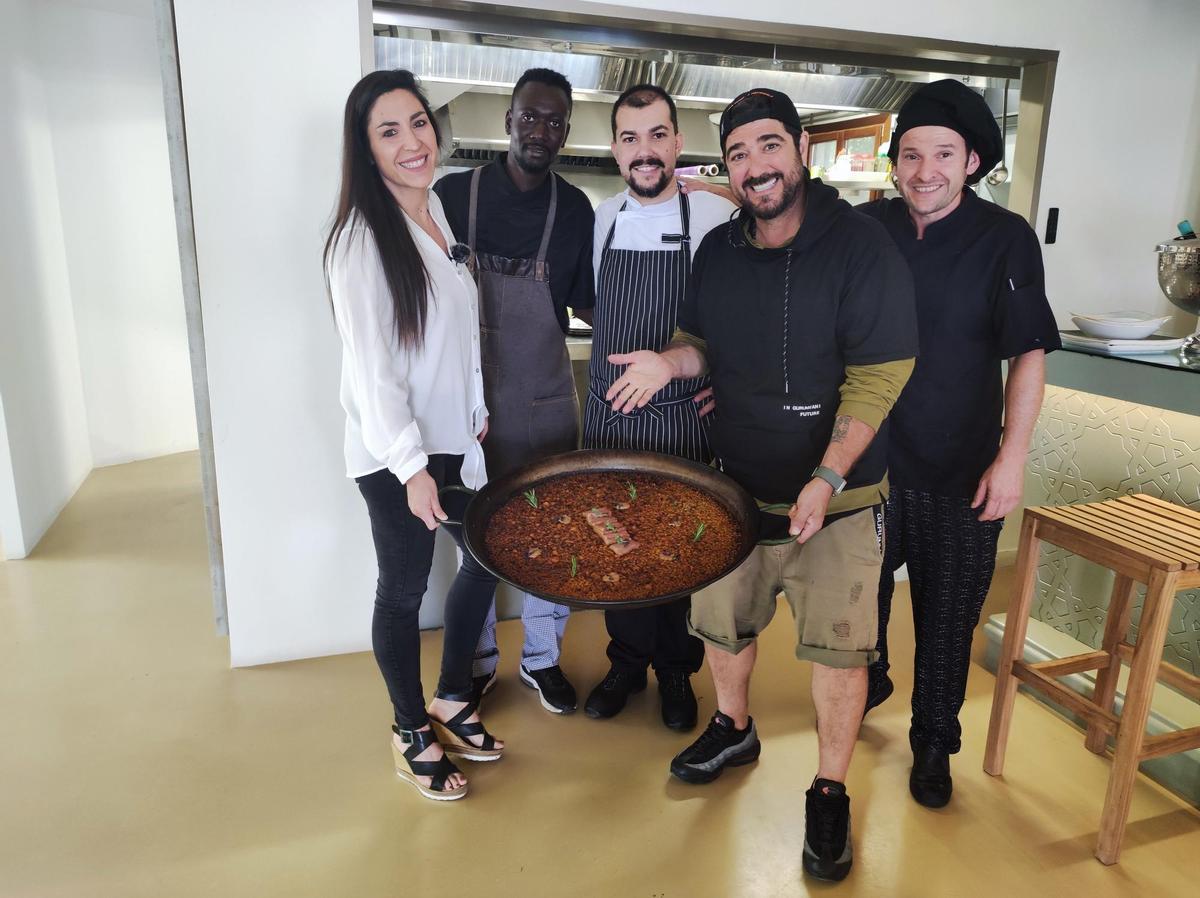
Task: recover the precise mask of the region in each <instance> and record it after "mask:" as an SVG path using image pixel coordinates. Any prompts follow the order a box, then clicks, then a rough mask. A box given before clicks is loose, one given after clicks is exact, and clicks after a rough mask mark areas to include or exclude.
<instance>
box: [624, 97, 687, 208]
mask: <svg viewBox="0 0 1200 898" xmlns="http://www.w3.org/2000/svg"><path fill="white" fill-rule="evenodd" d="M616 132H617V133H616V136H615V137H614V138H613V144H612V153H613V157H614V158H615V159H616V160H617V166H618V167H619V168H620V169H621V177H622V178H624V179H625V183H626V184H628V185H629V189H630V190H632V191H633V193H634V195H636V196H640V197H643V198H645V199H652V198H654V197H656V196H659V195H660V194H661V193H662V192H663V191H664V190H666V189H667V187H668V186H669V185H670V184H671V182H672V181H673V180H674V177H675V162H676V160H677V159H678V158H679V153H680V151H681V150H682V149H683V135H682V134H679V133H678V132H677V131H676V130H675V126H674V125H672V124H671V109H670V107H669V106H667V103H666V101H665V100H662V99H659V100H655V101H654V102H653V103H650V104H649V105H647V106H642V107H641V108H640V109H639V108H634V107H633V106H629V105H625V106H622V107H621V108H620V109H618V110H617V128H616Z"/></svg>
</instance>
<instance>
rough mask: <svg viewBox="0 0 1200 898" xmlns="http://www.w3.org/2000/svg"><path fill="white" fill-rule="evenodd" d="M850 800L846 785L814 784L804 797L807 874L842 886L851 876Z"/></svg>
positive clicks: (805, 862)
mask: <svg viewBox="0 0 1200 898" xmlns="http://www.w3.org/2000/svg"><path fill="white" fill-rule="evenodd" d="M853 861H854V853H853V851H852V850H851V847H850V796H849V795H847V794H846V786H845V784H844V783H835V782H834V781H833V780H823V779H818V780H814V781H813V784H812V788H811V789H809V790H808V791H807V792H806V793H804V872H805V873H807V874H808V875H809V876H812V877H814V878H815V879H823V880H825V881H826V882H840V881H841V880H843V879H845V878H846V874H847V873H849V872H850V865H851V863H853Z"/></svg>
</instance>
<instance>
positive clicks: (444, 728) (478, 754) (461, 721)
mask: <svg viewBox="0 0 1200 898" xmlns="http://www.w3.org/2000/svg"><path fill="white" fill-rule="evenodd" d="M436 697H437V698H440V699H442V700H443V701H447V702H466V705H465V706H464V707H463V709H462V710H461V711H459V712H458V713H457V714H455V715H454V716H453V717H451V718H450V719H449V720H447V721H444V722H443V721H441V720H438V719H437V718H435V717H434V716H433V715H430V716H429V720H430V722H431V723H432V724H433V728H434V729H435V730H438V731H439V738H440V741H441V743H442V751H444V752H445V753H446V754H448V755H455V756H457V757H459V758H462V759H463V760H465V761H498V760H500V757H501V756H502V755H503V754H504V749H503V748H497V747H496V740H495V739H494V738H493V737H492V735H491V734H490V733H489V732H488V731H487V730H486V729H485V728H484V726H483V723H482V721H475V722H474V723H467V722H466V721H467V718H468V717H470V716H471V715H472V714H474V713H475V712H476V711H477V710H478V709H479V702H478V701H477V700H476V698H475V693H474V692H461V693H458V694H455V695H443V694H442V693H440V692H439V693H438V694H437V696H436ZM472 736H482V737H483V743H482V744H481V745H476V744H474V743H473V742H471V737H472Z"/></svg>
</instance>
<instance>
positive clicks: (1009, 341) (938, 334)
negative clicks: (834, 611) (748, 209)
mask: <svg viewBox="0 0 1200 898" xmlns="http://www.w3.org/2000/svg"><path fill="white" fill-rule="evenodd" d="M1002 147H1003V137H1002V136H1001V133H1000V128H999V127H998V126H997V125H996V119H995V117H994V116H993V115H992V112H991V110H990V109H989V108H988V106H987V104H986V103H985V102H984V100H983V98H982V97H981V96H980V95H979V94H977V93H976V92H975V91H973V90H971V89H970V88H968V87H966V86H965V85H964V84H962V83H961V82H959V81H955V80H953V79H947V80H944V81H937V82H934V83H932V84H928V85H926V86H924V87H922V88H921V89H920V90H918V91H917V92H916V93H915V94H913V96H912V97H911V98H910V99H909V100H908V102H907V103H905V104H904V107H903V108H902V109H901V110H900V114H899V118H898V121H897V124H896V131H895V133H894V134H893V136H892V141H891V147H890V156H891V158H892V161H893V162H894V163H895V175H894V180H895V183H896V187H897V188H898V189H899V191H900V197H899V198H893V199H883V200H878V201H876V202H873V203H868V204H865V205H862V206H857V207H855V208H856V210H857V211H859V212H862V213H865V214H867V215H869V216H871V217H873V218H876V219H878V220H879V221H881V222H883V224H884V226H885V227H886V228H887V230H888V233H889V234H890V235H891V237H892V239H893V240H894V241H895V243H896V245H897V247H899V249H900V252H901V253H902V254H903V255H904V257H905V259H906V260H907V261H908V265H909V268H910V269H911V271H912V275H913V281H914V284H915V287H916V298H917V331H918V334H919V338H920V352H919V354H918V357H917V364H916V369H915V370H914V371H913V375H912V377H911V379H910V380H909V382H908V385H907V386H906V387H905V388H904V392H903V393H902V394H901V395H900V399H899V401H898V402H897V403H896V406H895V408H894V409H893V410H892V414H891V419H890V420H891V432H890V441H889V444H888V469H889V470H888V476H889V479H890V481H891V486H892V489H891V493H890V495H889V496H888V500H887V512H886V514H885V516H884V519H885V521H886V522H887V523H886V527H887V540H886V546H887V551H886V557H885V558H884V565H883V573H882V580H881V583H880V587H879V645H878V650H879V654H880V657H879V660H878V661H877V662H875V663H874V664H873V665H871V667H870V686H869V691H868V700H867V708H868V709H870V708H872V707H874V706H875V705H878V704H880V703H881V702H883V701H884V700H885V699H886V698H887V697H888V696H889V695H890V694H891V693H892V688H893V687H892V683H891V680H890V679H889V678H888V673H887V672H888V660H887V658H888V649H887V621H888V615H889V612H890V610H891V600H892V592H893V588H894V580H893V572H894V571H895V570H896V569H898V568H899V567H900V566H901V565H903V564H907V565H908V576H909V584H910V591H911V595H912V605H913V623H914V626H915V632H916V662H915V676H914V682H913V695H912V726H911V729H910V730H909V740H910V742H911V744H912V750H913V767H912V773H911V776H910V778H909V788H910V791H911V792H912V795H913V797H914V798H915V799H916V800H917V801H918V802H920V803H921V804H923V805H925V806H926V807H942V806H943V805H945V804H946V803H947V802H948V801H949V800H950V794H951V788H952V782H951V778H950V755H952V754H954V753H955V752H957V751H958V750H959V748H960V736H961V727H960V726H959V722H958V712H959V709H960V708H961V707H962V703H963V697H964V695H965V694H966V686H967V671H968V669H969V666H970V657H971V636H972V633H973V631H974V629H975V625H976V624H977V623H978V621H979V615H980V611H981V610H982V608H983V601H984V598H985V597H986V596H987V591H988V587H989V585H990V584H991V579H992V572H993V569H994V568H995V562H996V541H997V539H998V537H999V535H1000V529H1001V527H1002V526H1003V524H1004V516H1005V515H1006V514H1008V513H1009V512H1010V511H1012V510H1013V509H1014V508H1016V507H1017V505H1018V504H1019V503H1020V502H1021V496H1022V489H1023V483H1024V475H1025V456H1026V452H1027V451H1028V447H1029V440H1030V436H1031V434H1032V432H1033V425H1034V422H1035V420H1036V419H1037V415H1038V411H1039V409H1040V408H1041V403H1042V392H1043V385H1044V378H1045V355H1046V353H1047V352H1050V351H1052V350H1054V349H1057V348H1059V346H1060V343H1059V338H1058V330H1057V327H1056V325H1055V321H1054V316H1053V314H1052V313H1051V311H1050V306H1049V303H1048V302H1047V299H1046V292H1045V279H1044V275H1043V270H1042V256H1041V249H1040V247H1039V246H1038V241H1037V236H1036V235H1035V234H1034V232H1033V230H1032V229H1031V228H1030V227H1029V225H1028V224H1027V223H1026V222H1025V220H1024V219H1022V218H1021V217H1020V216H1018V215H1015V214H1013V213H1012V212H1009V211H1007V210H1006V209H1003V208H1001V207H1000V206H997V205H995V204H994V203H991V202H987V201H985V200H982V199H980V198H979V197H977V196H976V195H975V193H974V192H973V191H972V190H971V189H970V188H969V185H972V184H975V183H978V181H979V180H980V179H981V178H982V177H983V176H984V175H985V174H987V172H989V171H990V170H991V169H992V167H993V166H995V164H996V163H997V162H998V161H999V160H1000V158H1001V150H1002ZM1004 360H1007V361H1008V378H1007V381H1005V380H1004V379H1003V378H1002V376H1001V362H1002V361H1004Z"/></svg>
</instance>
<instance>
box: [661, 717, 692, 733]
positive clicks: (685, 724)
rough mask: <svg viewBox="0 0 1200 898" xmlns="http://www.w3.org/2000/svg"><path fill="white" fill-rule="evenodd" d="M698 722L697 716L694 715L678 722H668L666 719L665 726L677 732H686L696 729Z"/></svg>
mask: <svg viewBox="0 0 1200 898" xmlns="http://www.w3.org/2000/svg"><path fill="white" fill-rule="evenodd" d="M696 723H697V720H696V718H695V717H693V718H692V719H691V720H683V721H679V722H678V723H676V722H671V723H667V722H666V721H665V720H664V721H663V726H665V727H666V728H667V729H668V730H674V731H675V732H676V733H686V732H687V731H688V730H694V729H695V728H696Z"/></svg>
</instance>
